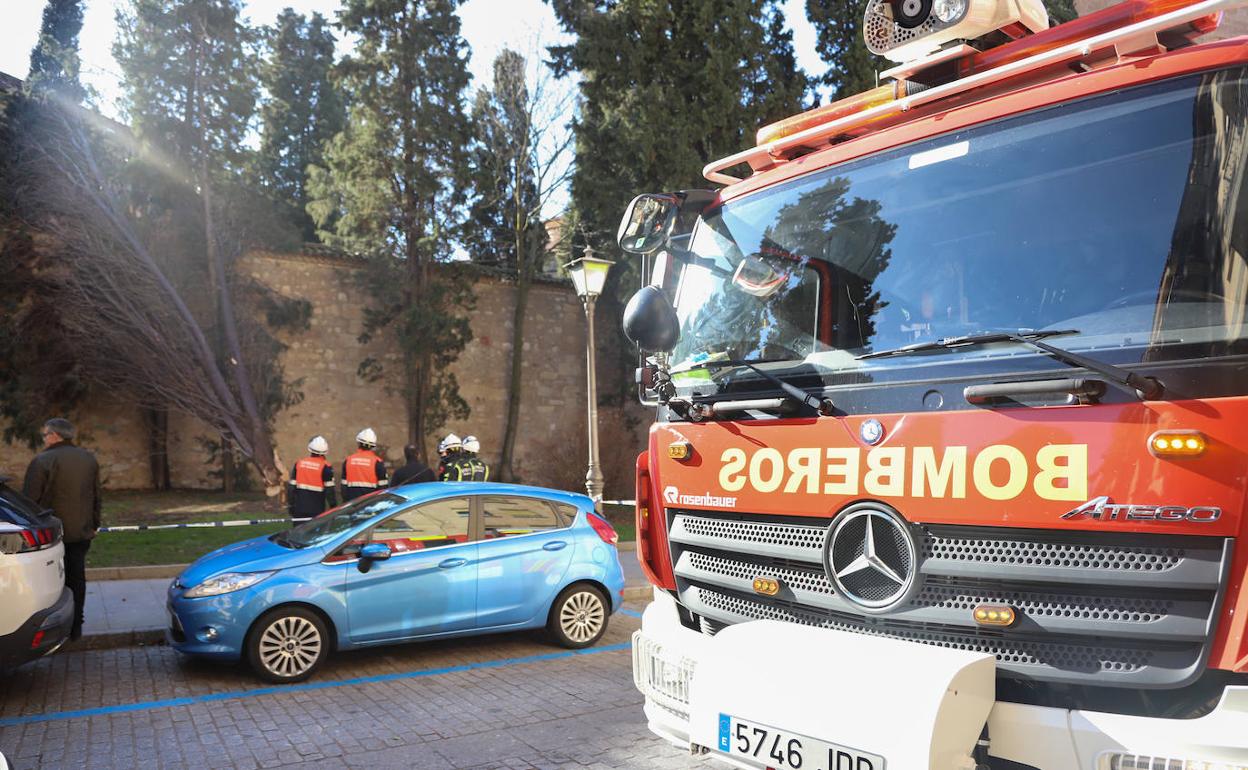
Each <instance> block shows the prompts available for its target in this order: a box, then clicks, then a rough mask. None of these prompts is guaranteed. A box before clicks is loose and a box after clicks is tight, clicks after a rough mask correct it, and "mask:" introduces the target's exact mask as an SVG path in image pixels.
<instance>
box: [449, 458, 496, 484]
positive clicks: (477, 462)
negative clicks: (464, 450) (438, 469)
mask: <svg viewBox="0 0 1248 770" xmlns="http://www.w3.org/2000/svg"><path fill="white" fill-rule="evenodd" d="M489 480H490V466H488V465H486V464H485V461H484V460H482V459H481V458H479V457H476V456H473V455H466V456H464V457H460V458H459V459H457V460H456V461H455V462H454V464H452V465H451V466H450V467H449V468H448V469H447V477H446V481H489Z"/></svg>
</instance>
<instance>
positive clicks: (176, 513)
mask: <svg viewBox="0 0 1248 770" xmlns="http://www.w3.org/2000/svg"><path fill="white" fill-rule="evenodd" d="M269 503H271V501H269V500H267V499H266V498H265V496H264V493H263V492H239V493H234V494H226V493H224V492H205V491H201V490H193V489H174V490H170V491H168V492H150V491H139V490H119V491H107V490H106V491H105V492H104V499H103V500H101V513H102V516H101V518H102V519H103V520H104V525H105V526H109V525H114V526H115V525H121V524H179V523H182V522H192V521H228V520H230V519H267V518H273V516H274V514H275V513H276V510H274V509H270V508H269Z"/></svg>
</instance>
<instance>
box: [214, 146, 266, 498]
mask: <svg viewBox="0 0 1248 770" xmlns="http://www.w3.org/2000/svg"><path fill="white" fill-rule="evenodd" d="M199 185H200V197H201V198H202V199H203V204H204V235H205V243H206V246H207V250H208V264H209V268H210V270H211V274H212V275H213V276H214V277H215V279H216V288H217V299H218V302H219V305H218V321H219V325H220V328H221V331H222V337H223V339H224V343H225V350H224V351H223V352H224V354H225V355H224V358H225V361H224V363H225V364H226V365H227V366H229V367H230V370H231V371H232V372H233V373H234V387H235V389H236V390H237V391H238V400H239V403H241V404H242V407H243V414H244V415H245V416H246V418H247V420H246V422H247V427H246V431H247V439H248V441H249V443H250V444H251V448H252V453H251V457H250V458H249V459H250V460H251V462H252V463H253V464H254V465H255V466H256V470H258V471H260V477H261V479H263V481H264V486H265V494H267V495H268V496H269V497H273V496H275V495H278V494H281V492H282V487H283V486H284V484H283V482H284V481H285V479H284V474H283V472H282V468H281V465H280V462H279V459H278V457H277V451H276V449H275V447H274V446H273V437H272V436H271V435H270V433H269V430H268V426H267V425H266V424H265V422H264V419H263V418H262V417H261V415H260V405H259V404H258V403H257V402H256V393H255V390H254V389H253V387H252V383H251V377H250V376H249V375H248V373H247V359H246V358H245V357H244V356H243V346H242V344H241V342H240V341H239V338H238V324H237V322H236V321H235V318H234V302H233V297H232V296H231V291H230V282H229V279H228V277H227V276H226V273H225V258H224V255H222V253H221V248H220V245H219V244H218V243H217V239H216V225H215V219H214V217H213V203H212V182H211V176H210V174H209V171H208V163H207V159H206V158H205V159H203V160H201V162H200V180H199Z"/></svg>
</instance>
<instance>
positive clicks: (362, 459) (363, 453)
mask: <svg viewBox="0 0 1248 770" xmlns="http://www.w3.org/2000/svg"><path fill="white" fill-rule="evenodd" d="M384 486H386V464H385V462H383V461H382V459H381V458H380V457H378V456H377V454H376V453H375V452H373V451H372V450H371V449H358V450H356V451H355V452H353V453H352V454H349V455H347V459H346V460H344V461H343V463H342V499H343V502H346V501H347V500H354V499H355V498H357V497H360V496H361V495H367V494H368V493H369V492H372V491H373V490H374V489H377V488H379V487H384Z"/></svg>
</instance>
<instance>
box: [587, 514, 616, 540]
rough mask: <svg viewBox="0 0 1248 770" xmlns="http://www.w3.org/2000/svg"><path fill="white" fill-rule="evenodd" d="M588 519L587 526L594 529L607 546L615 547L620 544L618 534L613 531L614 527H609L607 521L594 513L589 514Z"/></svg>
mask: <svg viewBox="0 0 1248 770" xmlns="http://www.w3.org/2000/svg"><path fill="white" fill-rule="evenodd" d="M588 518H589V526H591V527H593V528H594V531H595V532H597V533H598V537H600V538H602V542H604V543H606V544H607V545H615V544H616V543H618V542H620V535H619V533H618V532H616V531H615V527H613V526H611V523H610V522H609V521H607V520H606V519H604V518H602V517H601V516H599V515H598V514H596V513H591V514H589V515H588Z"/></svg>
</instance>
